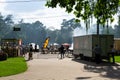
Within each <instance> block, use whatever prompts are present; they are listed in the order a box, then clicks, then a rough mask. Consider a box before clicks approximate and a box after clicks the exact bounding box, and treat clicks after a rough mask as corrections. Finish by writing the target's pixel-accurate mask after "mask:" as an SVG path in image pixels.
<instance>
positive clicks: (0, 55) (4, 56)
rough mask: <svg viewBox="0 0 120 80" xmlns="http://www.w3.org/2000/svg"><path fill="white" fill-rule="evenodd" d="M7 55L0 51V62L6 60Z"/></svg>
mask: <svg viewBox="0 0 120 80" xmlns="http://www.w3.org/2000/svg"><path fill="white" fill-rule="evenodd" d="M7 57H8V56H7V54H6V53H4V52H3V51H0V61H4V60H7Z"/></svg>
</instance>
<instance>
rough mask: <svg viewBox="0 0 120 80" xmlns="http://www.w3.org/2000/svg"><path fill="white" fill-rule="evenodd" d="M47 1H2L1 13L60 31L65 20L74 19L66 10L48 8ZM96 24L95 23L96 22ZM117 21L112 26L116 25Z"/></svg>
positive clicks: (0, 1)
mask: <svg viewBox="0 0 120 80" xmlns="http://www.w3.org/2000/svg"><path fill="white" fill-rule="evenodd" d="M45 3H46V1H45V0H0V12H1V13H2V15H8V14H12V15H13V17H14V19H13V20H14V21H16V22H18V21H20V20H21V19H24V22H29V23H32V22H35V21H37V20H39V21H40V22H42V23H43V24H44V25H45V26H46V27H49V28H56V29H60V26H61V23H62V21H63V19H67V20H69V19H72V18H74V15H73V14H68V13H67V12H65V10H64V9H61V8H59V7H57V8H48V7H46V6H45ZM94 22H95V21H94ZM116 23H117V20H116V18H115V21H114V23H113V24H112V25H115V24H116Z"/></svg>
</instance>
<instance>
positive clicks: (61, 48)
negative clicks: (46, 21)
mask: <svg viewBox="0 0 120 80" xmlns="http://www.w3.org/2000/svg"><path fill="white" fill-rule="evenodd" d="M60 54H61V59H62V58H64V46H63V45H61V47H60Z"/></svg>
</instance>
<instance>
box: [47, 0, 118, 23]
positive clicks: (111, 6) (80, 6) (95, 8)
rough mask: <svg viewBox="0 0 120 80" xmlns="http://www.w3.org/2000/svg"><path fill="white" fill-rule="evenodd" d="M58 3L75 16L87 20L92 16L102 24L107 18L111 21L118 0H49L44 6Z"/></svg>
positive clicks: (52, 5) (116, 8) (115, 11)
mask: <svg viewBox="0 0 120 80" xmlns="http://www.w3.org/2000/svg"><path fill="white" fill-rule="evenodd" d="M57 5H59V6H60V7H62V8H65V9H66V11H67V12H68V13H70V12H73V13H74V15H75V16H76V17H77V18H82V19H83V20H87V19H88V18H90V16H93V15H94V17H95V18H97V19H99V20H100V23H101V24H104V23H105V22H106V20H107V19H110V20H111V22H113V20H114V19H113V15H115V14H116V13H117V12H118V7H119V5H120V0H49V1H47V3H46V6H48V7H52V8H55V7H56V6H57Z"/></svg>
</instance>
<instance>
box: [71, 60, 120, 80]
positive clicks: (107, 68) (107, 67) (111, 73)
mask: <svg viewBox="0 0 120 80" xmlns="http://www.w3.org/2000/svg"><path fill="white" fill-rule="evenodd" d="M72 60H73V61H76V62H79V63H82V64H84V70H85V71H88V72H94V73H99V74H100V76H101V77H106V78H110V79H117V80H119V79H120V64H117V63H115V64H112V63H108V62H102V63H100V64H96V63H94V62H90V61H84V60H80V59H72ZM84 78H90V77H78V78H76V80H81V79H84Z"/></svg>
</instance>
